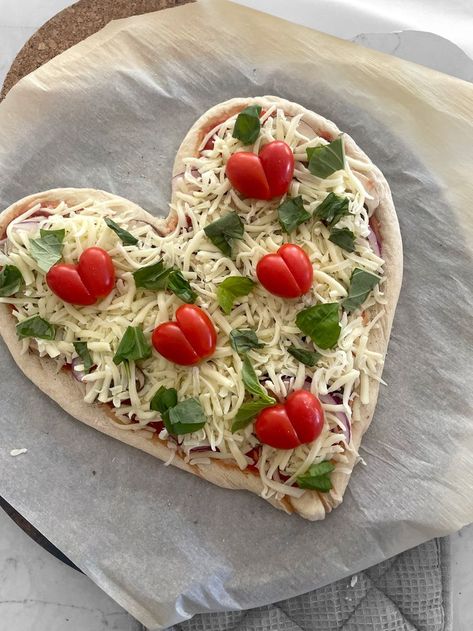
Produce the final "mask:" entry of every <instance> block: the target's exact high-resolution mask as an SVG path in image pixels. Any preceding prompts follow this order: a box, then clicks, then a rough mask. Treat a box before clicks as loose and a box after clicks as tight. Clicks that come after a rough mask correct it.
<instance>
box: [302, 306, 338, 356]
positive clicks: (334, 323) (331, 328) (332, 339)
mask: <svg viewBox="0 0 473 631" xmlns="http://www.w3.org/2000/svg"><path fill="white" fill-rule="evenodd" d="M339 311H340V305H339V304H338V302H331V303H325V304H319V305H314V306H313V307H309V308H308V309H304V310H303V311H299V313H298V314H297V317H296V324H297V326H298V327H299V329H300V330H301V331H302V333H304V334H305V335H308V336H309V337H310V338H311V340H312V341H313V342H314V343H315V344H316V345H317V346H318V347H319V348H323V349H326V348H333V347H334V346H335V344H336V343H337V341H338V338H339V337H340V331H341V326H340V316H339Z"/></svg>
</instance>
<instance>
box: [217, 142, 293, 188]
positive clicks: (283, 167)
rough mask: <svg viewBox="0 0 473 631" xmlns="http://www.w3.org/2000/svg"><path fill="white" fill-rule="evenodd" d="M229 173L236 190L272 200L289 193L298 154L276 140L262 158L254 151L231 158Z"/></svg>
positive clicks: (266, 148)
mask: <svg viewBox="0 0 473 631" xmlns="http://www.w3.org/2000/svg"><path fill="white" fill-rule="evenodd" d="M226 173H227V176H228V179H229V180H230V182H231V184H232V186H233V188H235V189H236V190H237V191H239V192H240V193H241V194H242V195H244V196H245V197H253V198H255V199H271V198H273V197H277V196H278V195H284V193H286V192H287V191H288V189H289V185H290V183H291V180H292V176H293V174H294V154H293V153H292V149H291V148H290V147H289V145H288V144H286V143H285V142H282V141H281V140H274V141H273V142H270V143H268V144H267V145H265V146H264V147H263V149H262V150H261V151H260V153H259V155H256V154H254V153H251V152H250V151H238V152H237V153H234V154H233V155H231V156H230V158H229V159H228V162H227V167H226Z"/></svg>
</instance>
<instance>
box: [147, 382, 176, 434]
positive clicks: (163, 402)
mask: <svg viewBox="0 0 473 631" xmlns="http://www.w3.org/2000/svg"><path fill="white" fill-rule="evenodd" d="M176 405H177V390H176V388H165V387H164V386H161V387H160V388H159V390H157V391H156V392H155V394H154V395H153V398H152V399H151V401H150V403H149V407H150V409H151V410H154V411H155V412H159V413H160V414H161V418H162V420H163V423H164V427H165V428H166V429H167V431H168V432H169V433H170V434H172V427H171V423H170V421H169V410H170V409H171V408H173V407H174V406H176Z"/></svg>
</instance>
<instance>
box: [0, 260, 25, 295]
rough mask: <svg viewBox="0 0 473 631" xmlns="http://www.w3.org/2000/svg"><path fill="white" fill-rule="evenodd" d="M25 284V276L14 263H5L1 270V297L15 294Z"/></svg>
mask: <svg viewBox="0 0 473 631" xmlns="http://www.w3.org/2000/svg"><path fill="white" fill-rule="evenodd" d="M22 285H23V276H22V274H21V272H20V270H19V269H18V268H17V267H15V266H14V265H5V267H4V268H3V269H2V271H1V272H0V297H2V298H5V297H6V296H13V294H16V292H17V291H19V289H20V287H21V286H22Z"/></svg>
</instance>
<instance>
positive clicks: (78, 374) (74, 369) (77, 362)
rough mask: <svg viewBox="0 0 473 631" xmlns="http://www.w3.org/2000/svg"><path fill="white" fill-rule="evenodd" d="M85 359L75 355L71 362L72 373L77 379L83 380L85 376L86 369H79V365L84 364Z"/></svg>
mask: <svg viewBox="0 0 473 631" xmlns="http://www.w3.org/2000/svg"><path fill="white" fill-rule="evenodd" d="M83 365H84V360H83V359H82V358H81V357H74V358H73V360H72V362H71V369H72V375H73V377H74V379H75V380H76V381H82V379H83V378H84V377H85V371H83V370H78V368H77V366H83Z"/></svg>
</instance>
